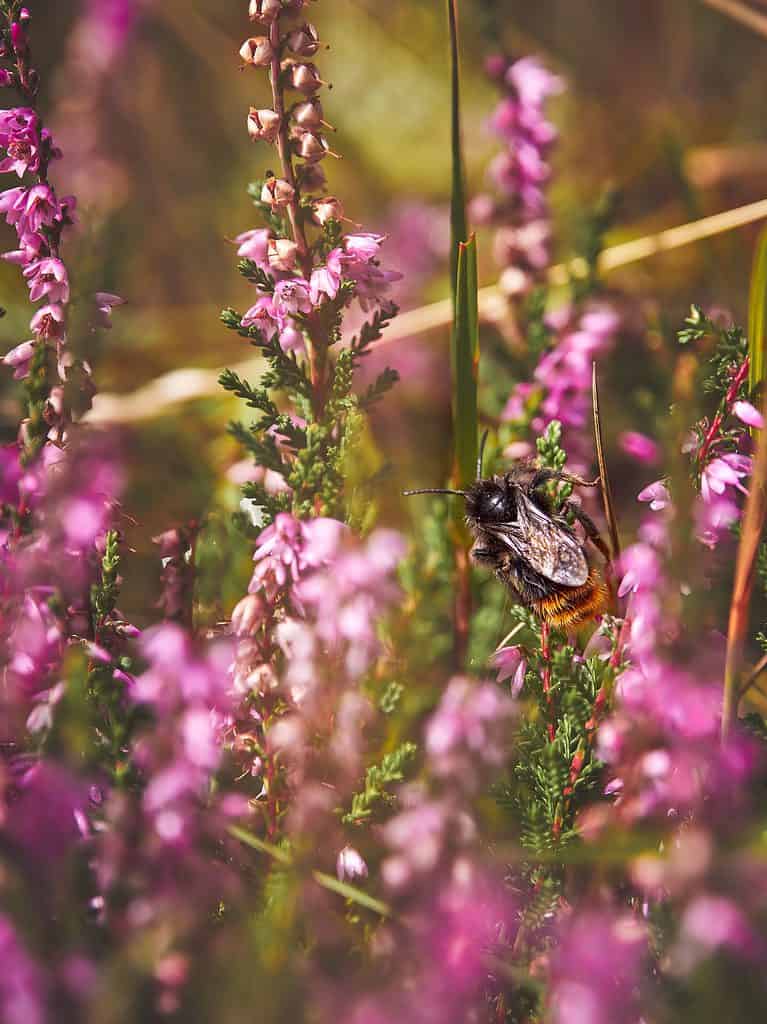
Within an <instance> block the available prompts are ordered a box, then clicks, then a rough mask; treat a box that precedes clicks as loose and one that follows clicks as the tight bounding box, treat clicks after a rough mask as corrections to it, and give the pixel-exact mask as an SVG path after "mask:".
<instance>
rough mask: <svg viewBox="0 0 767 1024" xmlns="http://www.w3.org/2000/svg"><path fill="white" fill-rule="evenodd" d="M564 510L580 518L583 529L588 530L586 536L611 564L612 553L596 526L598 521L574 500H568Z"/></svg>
mask: <svg viewBox="0 0 767 1024" xmlns="http://www.w3.org/2000/svg"><path fill="white" fill-rule="evenodd" d="M563 511H565V512H571V513H572V514H573V516H574V517H575V518H576V519H577V520H578V522H579V523H580V524H581V526H582V527H583V529H584V530H585V531H586V536H587V537H588V539H589V540H590V541H591V543H592V544H593V545H594V547H595V548H596V549H597V550H598V551H599V552H600V553H601V554H602V555H603V556H604V559H605V561H606V562H607V563H608V564H609V563H610V562H612V555H611V554H610V549H609V548H608V546H607V545H606V544H605V542H604V541H603V540H602V537H601V535H600V533H599V530H598V529H597V527H596V523H595V522H594V520H593V519H592V518H591V516H590V515H588V514H587V513H586V512H584V511H583V509H582V508H581V507H580V505H576V504H575V503H574V502H571V501H568V502H566V503H565V505H564V508H563Z"/></svg>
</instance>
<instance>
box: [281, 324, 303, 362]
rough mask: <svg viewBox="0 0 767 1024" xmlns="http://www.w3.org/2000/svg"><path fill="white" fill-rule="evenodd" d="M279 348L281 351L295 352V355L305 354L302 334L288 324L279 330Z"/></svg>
mask: <svg viewBox="0 0 767 1024" xmlns="http://www.w3.org/2000/svg"><path fill="white" fill-rule="evenodd" d="M279 342H280V348H281V349H282V351H283V352H295V353H296V355H299V356H304V355H306V342H305V340H304V336H303V334H302V333H301V331H299V330H298V329H297V328H295V327H293V326H292V325H291V324H288V325H287V326H286V327H283V329H282V330H281V331H280V337H279Z"/></svg>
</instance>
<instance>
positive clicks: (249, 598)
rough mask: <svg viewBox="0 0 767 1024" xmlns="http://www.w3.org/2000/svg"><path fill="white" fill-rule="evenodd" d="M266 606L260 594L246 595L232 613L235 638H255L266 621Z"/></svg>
mask: <svg viewBox="0 0 767 1024" xmlns="http://www.w3.org/2000/svg"><path fill="white" fill-rule="evenodd" d="M265 613H266V604H265V602H264V599H263V597H261V596H260V595H259V594H246V596H245V597H243V599H242V600H241V601H240V602H239V603H238V604H237V605H236V606H235V609H234V611H233V612H232V632H233V633H234V635H235V636H253V634H254V633H255V632H256V631H257V630H258V628H259V626H260V625H261V623H262V622H263V621H264V618H265Z"/></svg>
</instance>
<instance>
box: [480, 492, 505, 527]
mask: <svg viewBox="0 0 767 1024" xmlns="http://www.w3.org/2000/svg"><path fill="white" fill-rule="evenodd" d="M505 515H506V501H505V497H504V494H503V491H501V490H498V491H493V492H492V493H490V494H486V495H485V497H484V501H483V502H482V517H483V518H484V519H494V520H501V519H504V518H505Z"/></svg>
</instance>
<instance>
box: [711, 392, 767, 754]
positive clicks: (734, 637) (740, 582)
mask: <svg viewBox="0 0 767 1024" xmlns="http://www.w3.org/2000/svg"><path fill="white" fill-rule="evenodd" d="M763 407H764V408H763V411H764V413H765V414H767V403H763ZM765 517H767V433H766V432H765V431H764V430H760V431H759V440H758V443H757V448H756V456H755V459H754V470H753V474H752V476H751V486H750V488H749V492H748V498H747V499H746V507H745V511H744V513H743V526H742V529H741V535H740V544H739V546H738V556H737V561H736V563H735V582H734V583H733V588H732V602H731V604H730V618H729V626H728V630H727V657H726V661H725V670H724V703H723V707H722V739H723V740H726V739H728V737H729V736H730V735H731V733H732V730H733V727H734V725H735V722H736V720H737V716H738V704H739V700H740V691H741V685H740V672H741V665H742V661H743V647H744V645H745V641H746V635H747V632H748V618H749V608H750V605H751V593H752V591H753V588H754V576H755V574H756V561H757V555H758V553H759V544H760V542H761V539H762V533H763V531H764V523H765Z"/></svg>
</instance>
